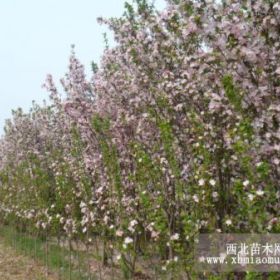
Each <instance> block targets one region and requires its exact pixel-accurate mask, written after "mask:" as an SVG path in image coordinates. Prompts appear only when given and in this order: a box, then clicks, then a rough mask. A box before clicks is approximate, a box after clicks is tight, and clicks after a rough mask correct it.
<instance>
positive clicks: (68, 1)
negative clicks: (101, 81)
mask: <svg viewBox="0 0 280 280" xmlns="http://www.w3.org/2000/svg"><path fill="white" fill-rule="evenodd" d="M155 2H156V6H157V7H158V8H160V9H161V8H163V7H164V0H156V1H155ZM124 3H125V0H1V1H0V36H1V37H0V38H1V39H0V134H2V131H3V126H4V123H5V119H7V118H9V117H10V115H11V110H12V109H15V108H18V107H22V108H23V109H24V110H28V109H29V108H30V105H31V102H32V100H35V101H37V102H39V103H40V102H42V100H43V99H46V98H47V93H46V92H45V90H44V89H42V88H41V85H42V83H43V82H44V80H45V77H46V74H48V73H51V74H53V76H54V77H55V80H56V81H58V80H59V79H60V78H61V77H62V76H63V75H64V74H65V72H66V71H67V65H68V58H69V55H70V46H71V44H75V46H76V47H75V50H76V53H77V56H78V58H79V59H80V60H81V62H82V63H83V64H84V65H85V66H86V69H87V72H88V73H90V64H91V61H92V60H94V61H95V62H98V61H99V59H100V56H101V55H102V52H103V50H104V40H103V35H102V34H103V33H104V32H107V31H108V30H107V28H106V27H105V26H100V25H99V24H98V23H97V21H96V18H97V17H99V16H103V17H111V16H120V15H122V13H123V11H124ZM109 38H112V36H111V37H109ZM110 41H111V39H110ZM110 43H111V44H112V42H110Z"/></svg>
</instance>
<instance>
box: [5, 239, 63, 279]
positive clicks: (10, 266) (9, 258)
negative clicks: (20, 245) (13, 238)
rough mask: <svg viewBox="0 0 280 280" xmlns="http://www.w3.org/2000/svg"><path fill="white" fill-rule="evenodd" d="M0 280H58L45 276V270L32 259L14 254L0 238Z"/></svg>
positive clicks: (54, 276) (51, 276)
mask: <svg viewBox="0 0 280 280" xmlns="http://www.w3.org/2000/svg"><path fill="white" fill-rule="evenodd" d="M0 279H1V280H27V279H30V280H31V279H32V280H58V277H57V276H56V275H54V274H52V273H50V274H49V276H48V277H47V276H46V268H45V267H44V266H43V265H41V264H40V263H38V262H36V261H34V259H32V258H30V257H27V256H24V255H22V254H20V253H18V252H16V251H15V250H14V249H13V248H12V247H11V246H9V245H8V244H6V242H5V240H4V239H3V238H2V237H0Z"/></svg>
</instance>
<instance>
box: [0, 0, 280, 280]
mask: <svg viewBox="0 0 280 280" xmlns="http://www.w3.org/2000/svg"><path fill="white" fill-rule="evenodd" d="M135 2H136V3H135V5H130V4H128V3H127V4H126V12H125V14H124V15H123V16H122V17H121V18H113V19H100V22H101V23H105V24H107V25H108V26H109V28H110V29H111V30H112V31H113V32H114V35H115V41H116V46H115V47H113V48H107V49H106V50H105V52H104V55H103V57H102V60H101V62H100V66H99V67H96V66H94V67H93V77H92V78H91V79H90V81H88V80H87V79H86V77H85V73H84V68H83V66H82V65H81V64H80V62H79V61H78V60H77V58H76V56H75V53H74V51H73V52H72V54H71V57H70V65H69V71H68V73H67V74H66V76H65V78H64V79H62V80H61V83H62V85H63V88H64V91H65V93H64V94H63V95H60V94H59V92H58V90H57V88H56V86H55V84H54V82H53V80H52V77H51V76H50V75H49V76H48V77H47V80H46V83H45V85H44V86H45V88H46V89H47V90H48V91H49V93H50V101H51V102H50V104H48V105H47V104H45V105H44V106H38V105H36V104H33V107H32V109H31V110H30V112H29V113H24V112H22V110H20V109H19V110H16V111H14V112H13V116H12V118H11V120H9V121H8V122H7V124H6V128H5V134H4V136H3V137H2V139H1V142H0V172H1V173H0V182H1V189H0V207H1V213H2V216H3V218H4V219H6V221H10V222H11V221H16V222H17V223H18V221H21V222H22V223H23V224H25V225H28V226H31V227H33V228H34V232H45V231H47V232H48V233H49V234H50V235H53V236H67V237H68V238H69V239H70V240H72V239H79V240H80V241H82V242H85V243H86V244H91V242H93V240H98V242H100V243H102V246H103V254H102V256H103V262H104V265H106V264H107V265H108V264H110V263H111V262H118V263H119V265H120V266H121V268H122V270H123V272H124V275H125V277H130V276H132V275H133V274H134V273H135V271H137V270H139V269H140V267H142V266H141V265H143V263H146V261H145V259H148V260H149V266H151V265H152V266H153V267H158V268H159V270H161V271H163V273H164V272H165V271H166V273H171V274H173V275H176V273H184V274H182V275H184V276H182V275H181V276H178V275H179V274H177V276H174V277H175V279H192V278H191V275H192V251H193V245H194V240H195V238H196V236H197V234H198V233H200V232H224V233H225V232H257V233H263V232H275V233H276V232H279V230H280V223H279V220H278V218H279V209H280V207H279V206H280V191H279V182H280V126H279V125H280V39H279V38H280V2H279V1H278V0H257V1H249V0H248V1H245V0H244V1H243V0H239V1H234V0H228V1H221V2H215V1H214V2H213V1H211V0H210V1H204V0H197V1H189V0H168V1H167V7H166V8H165V9H164V10H163V11H161V12H159V11H157V10H155V9H154V7H153V6H152V5H151V4H150V3H148V2H147V1H146V0H137V1H135ZM143 270H145V269H143ZM147 271H149V269H147ZM179 271H180V272H179ZM151 273H152V272H151ZM176 277H178V278H176ZM180 277H185V278H180ZM197 277H199V276H197ZM213 277H214V276H213ZM216 277H217V278H211V279H225V278H223V277H222V276H216ZM219 277H222V278H219ZM194 279H199V278H194ZM209 279H210V278H209ZM248 279H249V278H248ZM250 279H251V278H250ZM275 279H276V278H275Z"/></svg>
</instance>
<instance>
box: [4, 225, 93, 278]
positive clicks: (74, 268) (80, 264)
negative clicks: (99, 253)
mask: <svg viewBox="0 0 280 280" xmlns="http://www.w3.org/2000/svg"><path fill="white" fill-rule="evenodd" d="M0 235H1V237H2V238H3V240H4V241H5V243H6V244H7V245H9V246H12V247H14V248H15V249H16V250H17V251H18V252H19V253H21V254H24V255H27V256H29V257H32V258H33V259H35V260H36V261H38V262H39V263H41V264H42V265H44V266H45V267H46V268H47V269H48V270H49V271H52V272H56V273H57V274H58V275H59V279H61V280H63V279H71V280H94V279H96V278H95V277H94V276H93V275H90V274H89V273H88V271H87V269H86V268H87V265H86V257H87V256H86V254H85V253H84V252H77V251H71V252H70V250H69V249H68V248H65V247H64V246H59V245H58V244H53V243H52V242H49V241H46V240H43V239H42V238H38V237H36V236H32V235H30V234H27V233H23V232H18V231H16V230H15V228H14V227H11V226H3V225H1V227H0Z"/></svg>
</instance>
